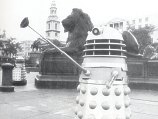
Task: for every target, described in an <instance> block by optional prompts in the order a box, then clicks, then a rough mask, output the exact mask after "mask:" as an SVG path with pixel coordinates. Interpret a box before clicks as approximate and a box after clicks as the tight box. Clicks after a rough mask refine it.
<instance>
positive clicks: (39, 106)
mask: <svg viewBox="0 0 158 119" xmlns="http://www.w3.org/2000/svg"><path fill="white" fill-rule="evenodd" d="M35 75H36V74H34V73H30V74H29V75H27V78H28V85H27V86H18V87H15V92H13V93H3V92H0V119H63V118H64V119H73V118H74V116H75V115H74V106H75V98H76V96H77V91H76V90H75V89H36V88H35V87H34V80H33V79H34V76H35ZM130 97H131V102H132V105H131V110H132V118H131V119H141V118H142V119H158V92H157V91H151V90H134V89H133V90H132V93H131V95H130Z"/></svg>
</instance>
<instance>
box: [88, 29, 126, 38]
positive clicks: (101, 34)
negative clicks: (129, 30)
mask: <svg viewBox="0 0 158 119" xmlns="http://www.w3.org/2000/svg"><path fill="white" fill-rule="evenodd" d="M91 39H115V40H122V41H123V37H122V34H121V33H120V31H118V30H116V29H114V28H111V27H95V28H93V30H92V32H89V33H88V37H87V40H91Z"/></svg>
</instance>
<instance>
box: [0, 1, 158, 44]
mask: <svg viewBox="0 0 158 119" xmlns="http://www.w3.org/2000/svg"><path fill="white" fill-rule="evenodd" d="M55 2H56V6H57V15H58V17H59V20H60V21H62V20H63V19H64V18H66V17H67V16H68V15H69V14H70V13H71V11H72V9H73V8H80V9H82V10H83V12H85V13H87V14H88V15H89V16H90V18H91V20H92V22H93V24H94V25H101V24H106V23H107V22H108V21H110V20H111V19H114V18H123V19H126V18H128V19H129V18H133V17H138V16H146V15H153V14H154V15H158V10H157V8H158V7H157V6H158V4H157V3H158V2H157V0H55ZM51 3H52V0H0V33H1V32H2V31H3V30H5V31H6V35H7V37H13V38H16V39H17V40H18V41H22V40H36V39H37V38H39V37H40V36H38V35H37V34H35V33H34V32H33V31H31V29H29V28H25V29H24V28H20V23H21V21H22V19H23V18H24V17H28V18H29V25H30V26H31V27H32V28H34V29H35V30H36V31H38V32H39V33H40V34H41V35H42V36H44V37H45V35H46V34H45V30H46V21H47V18H48V16H49V14H50V6H51ZM63 31H64V30H63V27H62V25H61V37H60V40H62V41H66V37H67V34H66V33H64V32H63Z"/></svg>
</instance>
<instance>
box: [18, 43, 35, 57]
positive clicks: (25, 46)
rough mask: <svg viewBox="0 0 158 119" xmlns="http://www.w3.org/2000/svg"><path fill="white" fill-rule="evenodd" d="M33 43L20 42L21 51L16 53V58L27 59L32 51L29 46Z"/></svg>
mask: <svg viewBox="0 0 158 119" xmlns="http://www.w3.org/2000/svg"><path fill="white" fill-rule="evenodd" d="M33 42H34V41H31V40H27V41H21V42H20V46H21V48H22V51H20V52H18V56H23V57H24V58H28V57H29V54H30V52H31V51H32V49H31V45H32V44H33Z"/></svg>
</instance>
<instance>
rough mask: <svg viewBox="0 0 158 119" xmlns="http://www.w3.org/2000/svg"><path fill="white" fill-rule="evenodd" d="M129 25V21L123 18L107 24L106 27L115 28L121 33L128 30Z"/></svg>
mask: <svg viewBox="0 0 158 119" xmlns="http://www.w3.org/2000/svg"><path fill="white" fill-rule="evenodd" d="M127 25H128V24H127V20H125V19H121V18H115V19H112V20H110V21H109V22H108V23H107V24H106V26H108V27H112V28H115V29H117V30H119V31H120V32H123V31H125V30H127Z"/></svg>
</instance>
